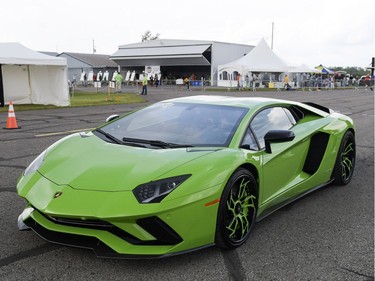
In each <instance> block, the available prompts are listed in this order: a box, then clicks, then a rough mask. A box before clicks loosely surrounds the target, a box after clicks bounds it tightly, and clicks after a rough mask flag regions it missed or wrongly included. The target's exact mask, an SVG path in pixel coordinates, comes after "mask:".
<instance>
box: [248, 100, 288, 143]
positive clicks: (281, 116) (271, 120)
mask: <svg viewBox="0 0 375 281" xmlns="http://www.w3.org/2000/svg"><path fill="white" fill-rule="evenodd" d="M294 124H295V120H294V118H293V116H292V114H291V113H290V111H289V110H288V109H286V108H282V107H270V108H266V109H264V110H262V111H260V112H259V113H257V115H256V116H255V117H254V118H253V120H252V121H251V123H250V127H251V129H252V130H253V132H254V134H255V137H256V139H257V141H258V143H259V146H260V148H264V147H265V144H264V136H265V135H266V133H267V132H268V131H270V130H289V129H290V128H291V127H292V126H293V125H294Z"/></svg>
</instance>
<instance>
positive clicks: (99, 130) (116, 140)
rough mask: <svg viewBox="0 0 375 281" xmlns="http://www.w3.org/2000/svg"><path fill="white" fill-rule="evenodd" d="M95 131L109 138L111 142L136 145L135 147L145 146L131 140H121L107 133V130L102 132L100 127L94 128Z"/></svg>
mask: <svg viewBox="0 0 375 281" xmlns="http://www.w3.org/2000/svg"><path fill="white" fill-rule="evenodd" d="M95 131H96V132H98V133H101V134H102V135H104V136H105V137H106V138H107V139H109V140H111V141H112V142H114V143H117V144H122V145H130V146H136V147H145V146H144V145H141V144H136V143H133V142H123V141H121V140H119V139H117V138H115V137H114V136H112V135H111V134H109V133H107V132H104V131H103V130H101V129H96V130H95Z"/></svg>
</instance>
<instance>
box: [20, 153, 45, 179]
mask: <svg viewBox="0 0 375 281" xmlns="http://www.w3.org/2000/svg"><path fill="white" fill-rule="evenodd" d="M45 154H46V150H45V151H43V152H42V153H41V154H39V156H38V157H37V158H35V159H34V161H33V162H31V164H30V165H29V167H27V168H26V170H25V171H24V172H23V175H24V176H26V175H28V174H31V173H33V172H35V171H36V170H38V169H39V167H40V166H41V165H42V163H43V160H44V156H45Z"/></svg>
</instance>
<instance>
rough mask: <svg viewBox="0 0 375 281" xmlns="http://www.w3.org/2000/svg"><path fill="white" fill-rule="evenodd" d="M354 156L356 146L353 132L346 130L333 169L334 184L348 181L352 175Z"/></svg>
mask: <svg viewBox="0 0 375 281" xmlns="http://www.w3.org/2000/svg"><path fill="white" fill-rule="evenodd" d="M355 157H356V147H355V138H354V134H353V132H351V131H347V132H346V133H345V135H344V137H343V138H342V140H341V144H340V149H339V151H338V154H337V158H336V163H335V167H334V169H333V179H334V180H333V183H334V184H336V185H346V184H348V183H349V182H350V180H351V178H352V176H353V171H354V165H355Z"/></svg>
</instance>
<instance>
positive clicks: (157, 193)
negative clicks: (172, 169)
mask: <svg viewBox="0 0 375 281" xmlns="http://www.w3.org/2000/svg"><path fill="white" fill-rule="evenodd" d="M190 176H191V175H183V176H178V177H173V178H168V179H162V180H158V181H151V182H149V183H145V184H141V185H138V186H137V187H136V188H134V189H133V194H134V196H135V197H136V198H137V200H138V202H139V203H159V202H160V201H161V200H163V198H164V197H165V196H167V195H168V194H169V193H171V192H172V191H173V190H175V189H176V188H177V187H178V186H179V185H180V184H182V183H183V182H184V181H185V180H187V179H188V178H189V177H190Z"/></svg>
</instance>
